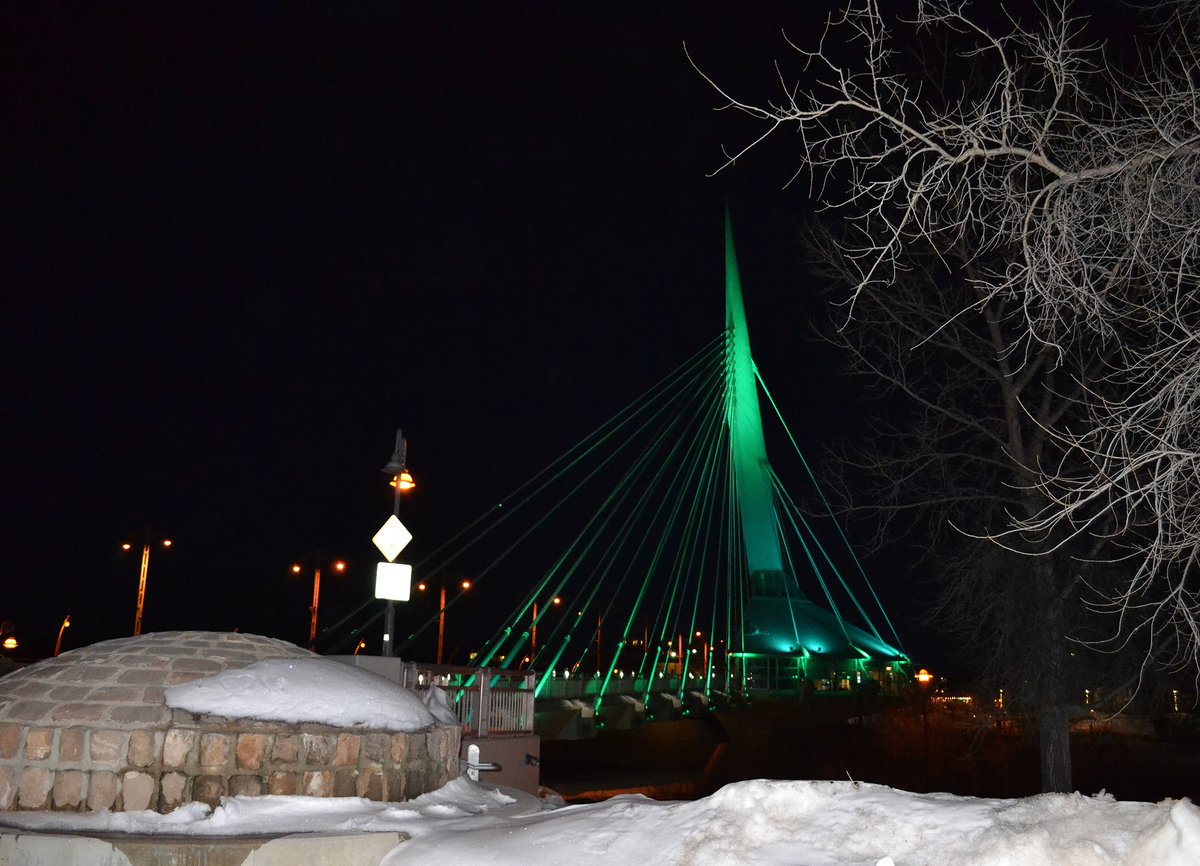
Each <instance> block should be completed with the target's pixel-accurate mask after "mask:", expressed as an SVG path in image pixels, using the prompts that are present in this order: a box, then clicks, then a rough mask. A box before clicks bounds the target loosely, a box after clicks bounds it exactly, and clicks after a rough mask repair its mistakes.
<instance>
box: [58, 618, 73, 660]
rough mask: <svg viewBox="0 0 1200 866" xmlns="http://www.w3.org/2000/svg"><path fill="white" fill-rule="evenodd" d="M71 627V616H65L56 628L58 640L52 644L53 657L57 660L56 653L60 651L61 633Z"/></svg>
mask: <svg viewBox="0 0 1200 866" xmlns="http://www.w3.org/2000/svg"><path fill="white" fill-rule="evenodd" d="M70 627H71V615H70V614H67V615H66V616H65V617H64V618H63V621H62V625H60V626H59V627H58V640H56V641H55V642H54V657H55V658H58V653H59V651H60V650H61V649H62V636H63V632H64V631H66V630H67V629H68V628H70Z"/></svg>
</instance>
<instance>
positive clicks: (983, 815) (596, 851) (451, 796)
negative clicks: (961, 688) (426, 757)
mask: <svg viewBox="0 0 1200 866" xmlns="http://www.w3.org/2000/svg"><path fill="white" fill-rule="evenodd" d="M0 823H2V824H9V825H11V826H16V827H21V828H25V829H30V830H52V829H57V830H65V829H69V830H73V831H76V832H88V831H91V832H104V831H107V832H132V833H146V834H150V833H167V834H172V835H185V834H195V835H198V836H201V835H205V836H212V835H220V836H226V835H240V834H254V835H259V834H283V833H302V832H338V831H341V832H371V831H385V830H399V831H403V832H405V833H408V834H410V835H411V836H412V838H411V839H409V840H407V841H405V842H402V843H401V844H400V845H398V846H397V847H396V848H394V849H393V850H392V853H391V854H389V855H388V857H387V858H386V859H385V860H384V866H446V864H458V866H470V864H492V866H534V864H582V863H587V864H613V866H618V864H620V866H627V864H638V863H647V864H685V863H686V864H693V863H694V864H705V866H708V864H761V866H798V864H803V866H893V864H894V866H917V864H921V866H1111V864H1125V866H1196V864H1198V863H1200V809H1198V808H1197V807H1196V806H1194V805H1192V804H1191V803H1190V802H1188V801H1187V800H1181V801H1177V802H1171V801H1166V802H1163V803H1158V804H1151V803H1121V802H1117V801H1115V800H1113V799H1111V798H1108V797H1103V796H1101V797H1084V796H1080V795H1078V794H1074V795H1066V794H1046V795H1043V796H1040V797H1030V798H1027V799H1022V800H982V799H976V798H971V797H955V796H951V795H949V794H910V793H906V792H904V791H896V790H893V789H891V788H885V787H882V786H879V785H868V784H856V783H854V782H781V781H756V782H739V783H736V784H733V785H728V786H726V787H725V788H723V789H721V790H720V791H718V792H717V793H715V794H713V795H712V796H711V797H706V798H704V799H703V800H697V801H695V802H657V801H654V800H648V799H646V798H644V797H639V796H621V797H614V798H613V799H611V800H606V801H604V802H601V803H590V804H587V805H581V806H561V805H556V804H555V803H553V802H547V801H543V802H542V804H541V807H540V810H539V807H538V804H536V803H534V804H533V805H532V808H531V807H530V803H529V802H524V803H522V802H519V801H514V799H513V798H512V797H509V796H507V795H505V794H504V793H503V792H501V791H497V790H494V789H491V788H488V787H486V786H481V785H477V784H475V783H472V782H469V781H467V780H466V779H456V780H455V781H453V782H451V783H450V784H449V785H447V786H446V787H444V788H442V789H441V790H439V791H435V792H433V793H431V794H426V795H424V796H422V797H420V798H418V799H416V800H413V801H411V802H409V803H400V804H387V803H373V802H371V801H369V800H361V799H357V798H345V799H322V798H314V797H232V798H228V799H226V800H224V801H223V803H222V805H220V806H218V807H217V808H216V809H213V810H210V809H209V808H208V807H207V806H204V805H202V804H198V803H193V804H190V805H187V806H184V807H182V808H180V809H177V810H176V811H175V812H172V813H171V814H169V815H158V814H156V813H154V812H132V813H115V814H113V813H97V814H91V815H87V814H64V813H53V812H23V813H13V812H10V813H6V814H3V815H0Z"/></svg>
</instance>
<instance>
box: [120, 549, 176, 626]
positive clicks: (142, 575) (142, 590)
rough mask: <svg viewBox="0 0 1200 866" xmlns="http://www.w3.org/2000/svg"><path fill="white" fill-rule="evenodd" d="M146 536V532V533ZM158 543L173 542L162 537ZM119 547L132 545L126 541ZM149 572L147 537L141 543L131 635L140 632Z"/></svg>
mask: <svg viewBox="0 0 1200 866" xmlns="http://www.w3.org/2000/svg"><path fill="white" fill-rule="evenodd" d="M147 536H148V534H147ZM159 544H161V545H162V546H163V547H170V546H171V545H172V544H173V542H172V541H171V539H169V538H164V539H162V540H161V541H160V542H159ZM121 549H122V550H125V551H129V550H133V545H132V544H130V543H129V542H128V541H126V542H124V543H123V544H122V545H121ZM149 573H150V539H149V537H147V538H146V539H145V541H144V542H143V544H142V567H141V571H140V572H139V573H138V594H137V613H136V614H135V615H134V617H133V635H134V637H137V636H138V635H139V634H141V633H142V608H143V607H145V604H146V576H147V575H148V574H149Z"/></svg>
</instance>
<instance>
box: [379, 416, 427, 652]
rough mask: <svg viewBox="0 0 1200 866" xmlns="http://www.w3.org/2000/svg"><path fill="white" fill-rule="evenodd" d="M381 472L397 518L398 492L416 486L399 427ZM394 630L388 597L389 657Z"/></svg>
mask: <svg viewBox="0 0 1200 866" xmlns="http://www.w3.org/2000/svg"><path fill="white" fill-rule="evenodd" d="M383 473H384V474H385V475H390V476H392V480H391V481H390V482H388V483H389V484H391V485H392V489H393V490H394V494H393V496H392V516H393V517H396V518H397V519H399V517H400V494H402V493H407V492H408V491H409V490H412V489H413V488H414V487H416V486H417V483H416V482H415V481H413V477H412V473H411V472H409V471H408V440H407V439H405V438H404V433H403V432H402V430H401V429H400V428H399V427H397V428H396V450H395V451H393V452H392V459H391V460H389V461H388V462H387V465H386V466H384V467H383ZM395 632H396V602H395V601H393V600H392V599H390V598H389V599H388V600H387V607H386V608H384V614H383V654H384V656H385V657H387V658H391V657H392V656H393V655H394V654H395V650H394V649H393V647H394V645H395V640H394V639H393V638H394V636H395ZM439 661H440V660H439Z"/></svg>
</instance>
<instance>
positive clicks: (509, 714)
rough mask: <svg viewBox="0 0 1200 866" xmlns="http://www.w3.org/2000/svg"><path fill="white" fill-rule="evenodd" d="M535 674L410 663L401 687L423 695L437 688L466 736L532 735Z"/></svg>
mask: <svg viewBox="0 0 1200 866" xmlns="http://www.w3.org/2000/svg"><path fill="white" fill-rule="evenodd" d="M535 681H536V674H534V673H533V672H532V671H512V670H504V669H501V668H471V667H462V666H456V665H429V664H421V663H419V662H407V663H405V664H404V665H403V666H402V668H401V670H400V685H401V686H404V687H405V688H409V689H413V690H414V691H416V692H417V693H419V694H422V695H424V693H425V692H428V691H429V688H430V686H438V687H439V688H441V689H442V690H443V691H445V693H446V697H448V698H449V699H450V708H451V709H452V710H453V711H454V715H455V717H456V718H457V719H458V721H459V723H461V724H462V726H463V727H464V728H465V729H466V731H467V733H468V734H469V735H471V736H476V737H490V736H497V735H504V734H528V733H532V732H533V712H534V709H533V687H534V683H535Z"/></svg>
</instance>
